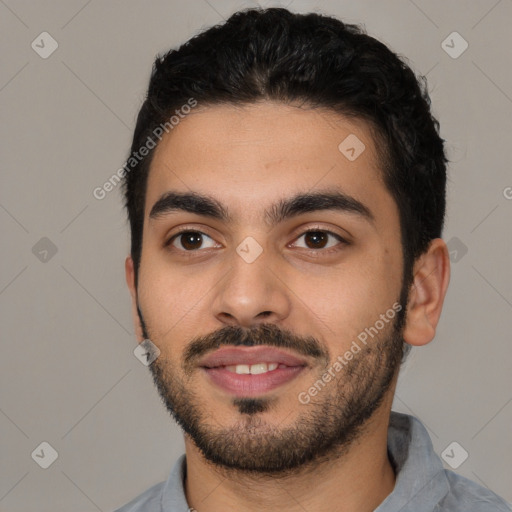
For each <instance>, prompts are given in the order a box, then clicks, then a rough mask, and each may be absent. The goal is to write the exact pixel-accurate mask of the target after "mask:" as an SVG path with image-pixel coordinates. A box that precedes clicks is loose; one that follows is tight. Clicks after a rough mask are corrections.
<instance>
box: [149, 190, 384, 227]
mask: <svg viewBox="0 0 512 512" xmlns="http://www.w3.org/2000/svg"><path fill="white" fill-rule="evenodd" d="M322 210H334V211H339V212H343V213H350V214H356V215H358V216H359V217H361V218H362V219H364V220H366V221H368V222H370V223H374V222H375V217H374V215H373V214H372V212H371V210H370V209H369V208H368V207H367V206H366V205H364V204H363V203H361V202H360V201H358V200H357V199H355V198H354V197H352V196H349V195H347V194H345V193H343V192H340V191H332V190H330V191H315V192H306V193H298V194H296V195H295V196H292V197H290V198H286V199H280V200H279V201H278V202H277V203H275V204H273V205H271V207H270V208H269V209H267V210H265V212H264V218H265V221H266V223H267V224H268V225H269V226H270V227H273V226H275V225H277V224H279V223H280V222H283V221H285V220H287V219H290V218H293V217H296V216H299V215H302V214H305V213H309V212H315V211H322ZM178 211H184V212H189V213H194V214H197V215H202V216H204V217H209V218H212V219H216V220H219V221H222V222H224V223H231V222H232V221H233V217H232V216H231V215H230V213H229V211H228V209H227V208H226V207H224V206H223V205H222V203H220V202H219V201H217V200H216V199H215V198H213V197H211V196H207V195H203V194H199V193H197V192H176V191H168V192H166V193H165V194H163V195H162V196H161V197H160V198H159V199H158V200H157V201H156V203H155V204H154V205H153V207H152V208H151V211H150V213H149V218H150V219H157V218H159V217H164V216H166V215H169V214H171V213H174V212H178Z"/></svg>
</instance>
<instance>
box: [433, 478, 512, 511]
mask: <svg viewBox="0 0 512 512" xmlns="http://www.w3.org/2000/svg"><path fill="white" fill-rule="evenodd" d="M444 473H445V476H446V479H447V481H448V485H449V491H448V493H447V494H446V495H445V496H444V498H443V499H442V500H441V501H440V502H439V503H438V505H437V508H436V509H435V510H436V512H438V511H439V512H445V511H446V512H448V511H449V512H459V511H460V512H511V511H512V508H511V507H510V505H509V504H507V502H506V501H505V500H503V499H502V498H500V497H499V496H498V495H497V494H495V493H494V492H492V491H491V490H489V489H487V488H486V487H484V486H482V485H480V484H477V483H476V482H473V481H472V480H469V479H468V478H466V477H464V476H462V475H459V474H457V473H454V472H453V471H450V470H448V469H445V470H444Z"/></svg>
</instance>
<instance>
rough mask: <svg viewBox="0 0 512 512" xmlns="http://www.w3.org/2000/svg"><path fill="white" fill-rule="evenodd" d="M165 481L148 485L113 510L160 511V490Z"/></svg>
mask: <svg viewBox="0 0 512 512" xmlns="http://www.w3.org/2000/svg"><path fill="white" fill-rule="evenodd" d="M164 485H165V482H160V483H159V484H156V485H154V486H153V487H150V488H149V489H147V490H146V491H144V492H143V493H142V494H139V496H137V497H136V498H134V499H133V500H132V501H130V502H129V503H127V504H126V505H124V506H122V507H121V508H118V509H116V510H115V511H114V512H141V511H144V512H153V511H154V512H160V510H161V498H162V490H163V487H164Z"/></svg>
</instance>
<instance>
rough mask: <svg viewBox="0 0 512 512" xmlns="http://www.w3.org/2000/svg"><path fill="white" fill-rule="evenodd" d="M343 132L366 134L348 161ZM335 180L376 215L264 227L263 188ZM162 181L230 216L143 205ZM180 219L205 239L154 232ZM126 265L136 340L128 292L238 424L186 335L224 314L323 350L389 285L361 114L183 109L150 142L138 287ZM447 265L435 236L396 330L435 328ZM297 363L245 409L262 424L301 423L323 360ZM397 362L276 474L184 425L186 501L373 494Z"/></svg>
mask: <svg viewBox="0 0 512 512" xmlns="http://www.w3.org/2000/svg"><path fill="white" fill-rule="evenodd" d="M350 134H355V135H356V136H357V137H358V138H359V139H360V140H361V141H363V142H364V144H365V146H366V149H365V150H364V151H363V153H362V154H361V155H360V156H359V157H358V158H357V159H356V160H354V161H349V160H348V159H347V158H345V156H343V155H342V154H341V153H340V151H339V150H338V145H339V144H340V142H341V141H343V140H344V139H345V138H346V137H347V136H348V135H350ZM335 188H336V189H339V190H342V191H343V192H344V193H346V194H348V195H350V196H352V197H354V198H356V199H357V200H358V201H360V202H362V203H363V204H364V205H366V206H367V207H368V208H369V209H370V210H371V212H372V214H373V217H374V222H368V221H367V220H365V219H364V218H362V217H361V216H358V215H356V214H354V213H348V212H340V211H324V210H321V211H316V212H309V213H306V214H302V215H299V216H297V217H294V218H291V219H287V220H285V221H283V222H281V223H279V224H278V225H276V226H275V227H273V228H269V226H268V225H267V224H266V223H265V220H264V217H263V212H264V210H265V209H267V208H268V207H269V206H270V205H271V204H273V203H275V202H276V201H278V200H280V199H283V198H287V197H291V196H292V195H294V194H295V193H298V192H311V191H316V190H325V189H330V190H332V189H335ZM169 190H175V191H181V192H190V191H195V192H198V193H202V194H207V195H209V196H210V197H214V198H215V199H217V200H218V201H219V202H220V203H222V204H223V205H224V207H225V208H227V209H228V210H229V212H230V213H231V214H232V216H233V222H232V223H223V222H221V221H219V220H215V219H211V218H208V217H205V216H201V215H197V214H193V213H189V212H183V211H176V212H173V213H170V214H168V215H165V216H161V217H159V218H157V219H150V218H149V213H150V211H151V208H152V206H153V205H154V204H155V202H156V201H157V200H158V199H159V198H160V196H161V195H162V194H163V193H165V192H167V191H169ZM180 227H186V228H190V230H193V231H200V232H202V233H205V234H206V235H208V237H210V238H206V239H203V240H204V244H205V245H204V247H205V248H204V249H203V248H201V249H200V250H196V251H195V252H193V255H192V256H190V251H189V252H188V253H186V252H185V250H184V248H183V246H182V245H180V241H179V239H178V240H177V241H175V242H174V246H173V247H172V249H170V248H169V247H165V246H164V245H165V242H166V241H167V240H168V239H169V238H170V237H171V236H172V235H173V234H176V232H177V230H178V228H180ZM311 228H315V229H318V230H322V231H325V230H328V231H332V232H334V233H335V234H337V235H339V236H341V237H343V238H345V239H346V240H348V241H349V242H350V243H349V244H348V245H347V244H343V243H340V242H339V241H338V240H336V238H330V240H329V247H328V248H327V249H312V248H311V247H308V245H307V243H306V239H305V237H304V236H302V235H303V233H304V231H306V230H307V229H311ZM248 236H250V237H253V238H254V239H255V240H256V241H257V242H258V244H259V245H260V246H261V248H262V249H263V252H262V253H261V255H260V256H259V257H258V258H257V259H256V260H255V261H254V262H253V263H250V264H249V263H247V262H246V261H244V260H243V259H242V258H241V257H240V256H239V254H238V253H237V252H236V248H237V246H238V245H239V244H240V243H241V242H242V241H243V240H244V239H245V238H246V237H248ZM326 251H331V252H329V253H328V252H326ZM187 255H189V256H188V257H187ZM125 267H126V280H127V284H128V287H129V289H130V292H131V296H132V310H133V318H134V324H135V328H136V332H137V337H138V340H139V342H140V341H142V340H143V339H144V336H143V334H142V329H141V324H140V320H139V317H138V315H137V304H138V305H139V307H140V309H141V311H142V312H143V317H144V320H145V323H146V325H147V327H148V331H149V333H150V334H151V340H152V341H153V342H154V343H155V344H156V345H157V346H158V347H159V349H160V351H161V354H160V356H159V358H158V361H159V363H160V364H162V365H163V364H164V363H167V364H168V365H169V368H172V369H173V372H176V376H177V378H179V379H180V382H183V383H186V385H187V388H186V389H190V390H192V391H193V393H194V396H196V397H199V398H198V400H199V401H198V407H199V408H200V412H201V414H203V415H204V418H208V421H209V424H211V425H212V428H213V427H215V428H223V429H230V428H235V427H240V425H248V424H249V423H244V421H249V420H248V419H247V418H246V416H244V415H243V414H242V413H241V412H240V410H239V409H238V408H237V407H236V406H234V404H233V401H232V397H231V396H230V395H229V394H227V393H226V392H224V391H223V390H221V389H218V388H216V387H215V386H212V385H211V383H209V382H208V379H207V377H206V376H204V375H203V374H202V373H201V372H200V371H194V372H192V373H191V374H190V375H185V372H184V370H183V366H182V364H181V363H182V359H183V355H184V353H185V351H186V349H187V347H188V346H189V343H190V340H192V339H194V338H196V337H198V336H206V335H208V334H210V333H213V332H214V331H217V330H219V329H221V328H223V327H225V326H240V327H246V328H249V327H251V326H255V325H258V324H260V323H271V324H274V325H276V326H278V327H281V328H283V329H288V330H289V331H291V332H292V333H294V334H296V335H297V336H302V337H306V336H314V338H315V339H316V340H318V342H319V343H320V344H321V346H322V347H323V348H324V349H325V351H326V352H327V353H328V354H329V356H330V358H331V362H333V361H334V360H335V359H336V357H337V356H338V355H342V354H344V353H345V352H346V351H347V350H349V348H350V346H351V343H352V341H353V340H354V339H356V337H357V335H358V334H359V333H360V332H362V331H363V330H364V329H365V328H366V327H369V326H372V325H374V324H375V322H376V320H378V319H379V315H381V314H382V313H385V312H386V311H387V310H388V309H390V308H391V306H392V305H393V303H395V302H396V300H397V298H398V297H399V296H400V290H401V284H402V268H403V260H402V248H401V242H400V224H399V217H398V210H397V206H396V204H395V202H394V200H393V198H392V196H391V195H390V193H389V192H388V191H387V189H386V188H385V186H384V183H383V182H382V180H381V178H380V170H379V161H378V158H377V153H376V150H375V145H374V143H373V140H372V135H371V132H370V130H369V127H368V126H367V125H366V124H365V123H364V122H362V121H359V120H354V119H351V120H347V119H345V118H342V117H340V116H337V115H334V114H332V113H327V112H321V111H318V110H316V111H315V110H311V109H306V108H298V107H295V106H289V105H288V106H287V105H283V104H279V103H274V102H262V103H259V104H257V105H250V106H244V107H234V106H227V105H223V106H209V107H207V108H199V107H198V108H197V109H194V113H193V114H190V115H188V116H187V117H186V118H185V119H183V120H182V121H181V122H180V124H179V125H178V126H177V127H175V128H174V129H173V131H172V132H170V134H168V135H167V136H166V137H165V138H163V139H162V141H161V142H160V144H159V145H158V147H157V149H156V153H155V156H154V160H153V162H152V165H151V170H150V174H149V178H148V187H147V195H146V206H145V219H144V237H143V247H142V257H141V264H140V268H139V283H138V287H137V289H136V288H135V285H134V268H133V261H132V260H131V258H130V257H128V258H127V259H126V265H125ZM449 274H450V267H449V256H448V250H447V248H446V244H445V243H444V241H443V240H442V239H435V240H433V241H432V242H431V244H430V247H429V249H428V250H427V251H426V252H425V253H424V254H423V255H422V256H421V257H420V258H419V259H418V260H417V261H416V263H415V266H414V282H413V285H412V287H411V289H410V293H409V298H408V304H407V316H406V319H405V326H404V328H403V331H402V336H403V339H404V340H405V341H406V342H407V343H409V344H411V345H415V346H420V345H425V344H426V343H429V342H430V341H431V340H432V339H433V338H434V335H435V330H436V326H437V324H438V321H439V318H440V315H441V310H442V305H443V301H444V297H445V294H446V290H447V287H448V283H449ZM404 306H405V305H404ZM389 332H390V331H389V330H388V331H387V334H389ZM309 363H310V364H309V366H308V368H307V370H306V371H304V372H302V373H301V374H300V375H299V376H298V377H297V378H295V379H294V380H292V381H291V382H288V383H286V384H285V385H283V386H281V387H279V388H277V390H273V391H272V392H270V395H269V398H271V399H272V407H271V408H269V409H268V410H265V411H263V412H261V413H258V414H257V416H258V418H259V419H260V420H261V421H262V423H261V425H262V427H261V428H262V431H263V430H264V429H265V428H266V429H284V428H290V427H294V426H297V425H300V424H299V422H298V420H299V418H300V416H301V414H303V413H304V411H305V410H306V411H307V409H304V407H305V406H304V405H303V404H301V403H300V402H299V401H298V400H297V396H298V394H299V393H300V392H302V391H305V390H308V389H309V388H310V387H311V385H312V384H313V383H314V382H315V381H316V380H317V379H318V378H319V377H320V376H321V375H322V373H323V372H324V371H325V367H324V366H320V365H319V364H318V363H317V361H315V360H311V361H310V362H309ZM398 369H399V368H398V367H397V370H396V372H395V374H394V377H393V380H392V382H391V385H390V386H389V389H388V390H387V391H386V393H385V396H384V398H383V400H382V403H381V404H380V406H379V407H378V408H377V409H376V410H375V412H374V413H373V415H372V416H371V417H370V418H369V420H368V421H366V423H365V425H364V429H362V430H361V433H360V435H359V436H358V437H357V438H356V439H355V440H354V441H353V442H351V443H350V444H349V445H348V446H344V447H343V450H342V451H341V450H334V449H333V451H332V454H331V456H330V457H327V458H324V459H323V460H319V461H316V462H315V463H314V465H313V466H311V465H310V466H308V467H304V470H303V471H300V470H299V471H295V472H293V473H288V474H286V475H283V476H282V478H278V476H277V475H273V476H271V475H258V474H254V473H245V474H244V473H243V472H240V471H235V470H231V471H230V470H228V469H226V468H224V467H220V466H217V465H214V464H212V463H211V462H209V461H208V460H207V459H205V457H204V456H203V455H202V453H201V452H200V451H199V450H198V448H197V447H196V445H195V444H194V442H193V441H192V440H191V439H190V436H188V435H185V448H186V457H187V479H186V483H185V491H186V496H187V501H188V503H189V505H190V506H191V507H193V508H195V509H196V510H197V511H198V512H203V511H208V512H217V511H221V510H222V511H225V510H240V511H252V510H258V511H261V510H278V509H279V510H286V511H295V510H297V511H298V510H301V511H303V510H304V509H306V510H333V511H342V510H343V511H356V510H357V511H372V510H374V509H375V508H376V507H377V506H378V505H379V504H380V503H381V502H382V501H383V500H384V499H385V498H386V496H387V495H389V494H390V493H391V492H392V490H393V487H394V485H395V474H394V471H393V468H392V466H391V464H390V461H389V459H388V457H387V447H386V441H387V429H388V424H389V415H390V410H391V404H392V400H393V394H394V391H395V387H396V381H397V378H398ZM343 378H345V377H344V374H343V372H340V374H339V375H337V380H338V384H339V386H336V385H333V386H330V387H327V388H326V389H325V390H323V391H322V392H321V393H319V395H318V397H317V398H316V399H315V400H316V403H319V404H321V403H324V401H328V400H330V399H332V397H333V393H336V392H337V390H339V389H343V381H341V382H340V379H343ZM367 378H368V379H372V375H371V374H370V375H368V377H367ZM340 483H341V484H340Z"/></svg>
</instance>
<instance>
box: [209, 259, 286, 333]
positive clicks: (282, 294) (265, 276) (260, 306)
mask: <svg viewBox="0 0 512 512" xmlns="http://www.w3.org/2000/svg"><path fill="white" fill-rule="evenodd" d="M269 256H270V255H269V254H267V252H266V251H263V252H262V253H261V254H260V255H259V256H258V258H257V259H256V260H255V261H253V262H252V263H249V262H247V261H245V260H244V259H243V258H242V257H240V255H239V254H238V253H234V255H233V264H232V268H231V270H229V271H228V272H227V274H226V276H225V278H224V279H222V280H221V283H220V286H219V288H217V295H216V297H215V299H214V304H213V307H214V315H215V317H216V318H217V319H218V320H220V321H221V322H222V323H224V324H226V325H232V326H240V327H246V328H250V327H251V326H254V325H257V324H259V323H279V322H282V321H283V320H284V319H285V318H286V317H288V315H289V314H290V308H291V300H290V293H291V292H290V290H289V289H288V287H287V285H286V284H285V281H284V279H283V276H282V275H279V273H278V269H277V268H276V265H275V264H274V265H273V267H271V265H270V257H269Z"/></svg>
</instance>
